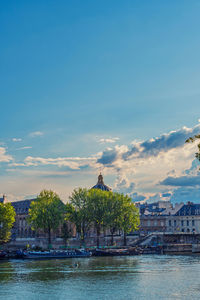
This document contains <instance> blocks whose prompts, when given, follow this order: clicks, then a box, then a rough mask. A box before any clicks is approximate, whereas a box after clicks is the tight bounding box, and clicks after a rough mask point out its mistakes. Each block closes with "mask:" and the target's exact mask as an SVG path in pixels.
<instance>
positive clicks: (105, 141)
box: [99, 137, 119, 144]
mask: <svg viewBox="0 0 200 300" xmlns="http://www.w3.org/2000/svg"><path fill="white" fill-rule="evenodd" d="M118 140H119V138H118V137H114V138H101V139H100V140H99V143H101V144H103V143H116V142H117V141H118Z"/></svg>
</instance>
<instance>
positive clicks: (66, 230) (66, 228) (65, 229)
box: [62, 222, 72, 248]
mask: <svg viewBox="0 0 200 300" xmlns="http://www.w3.org/2000/svg"><path fill="white" fill-rule="evenodd" d="M70 237H72V230H71V227H70V224H69V223H68V222H64V223H63V226H62V238H63V241H64V244H65V248H66V247H67V243H68V240H69V238H70Z"/></svg>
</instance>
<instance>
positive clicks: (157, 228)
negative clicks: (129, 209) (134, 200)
mask: <svg viewBox="0 0 200 300" xmlns="http://www.w3.org/2000/svg"><path fill="white" fill-rule="evenodd" d="M137 206H138V208H139V210H140V230H139V231H140V233H143V234H148V233H152V232H168V230H169V226H168V224H169V222H168V219H169V218H171V217H172V216H174V215H175V214H176V213H177V211H178V210H179V209H180V208H181V207H182V206H183V203H180V204H175V206H173V205H172V204H171V202H170V201H158V202H154V203H144V204H138V205H137Z"/></svg>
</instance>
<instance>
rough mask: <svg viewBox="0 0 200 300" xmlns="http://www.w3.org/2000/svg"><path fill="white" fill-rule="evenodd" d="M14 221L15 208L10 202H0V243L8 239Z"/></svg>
mask: <svg viewBox="0 0 200 300" xmlns="http://www.w3.org/2000/svg"><path fill="white" fill-rule="evenodd" d="M14 222H15V209H14V207H13V206H12V204H11V203H0V244H3V243H5V242H8V241H9V238H10V235H11V228H12V226H13V223H14Z"/></svg>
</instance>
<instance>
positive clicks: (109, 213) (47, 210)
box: [0, 188, 139, 247]
mask: <svg viewBox="0 0 200 300" xmlns="http://www.w3.org/2000/svg"><path fill="white" fill-rule="evenodd" d="M27 221H28V223H29V224H30V225H31V228H32V229H33V230H35V231H40V230H41V231H43V232H45V233H46V234H47V235H48V241H49V245H50V244H51V240H52V233H53V232H55V231H56V230H58V229H59V228H62V237H63V239H64V241H65V243H67V240H68V239H69V238H70V237H71V236H72V232H71V229H70V228H71V226H69V224H70V223H71V224H74V225H75V228H76V232H78V234H79V237H80V240H81V244H85V238H86V236H87V235H88V232H89V231H90V230H93V231H94V230H95V231H96V236H97V247H99V238H100V234H101V232H105V231H107V230H109V231H110V234H111V243H112V244H113V242H114V235H115V233H116V232H117V231H119V230H120V231H123V233H124V244H126V235H127V234H128V233H130V232H131V231H135V230H137V228H138V226H139V212H138V209H137V208H136V207H135V205H134V204H133V203H132V201H131V198H129V197H128V196H125V195H123V194H119V193H114V192H111V191H110V192H107V191H102V190H99V189H90V190H88V189H82V188H79V189H76V190H74V191H73V193H72V195H71V196H70V198H69V202H68V203H67V204H64V203H63V202H62V201H61V199H60V198H59V196H58V195H57V194H56V193H55V192H53V191H51V190H43V191H42V192H41V193H40V194H39V196H38V197H37V199H36V200H35V201H33V202H31V205H30V209H29V216H28V219H27ZM14 222H15V210H14V208H13V206H12V205H11V203H0V243H5V242H7V241H8V240H9V238H10V234H11V228H12V226H13V223H14Z"/></svg>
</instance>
